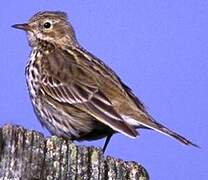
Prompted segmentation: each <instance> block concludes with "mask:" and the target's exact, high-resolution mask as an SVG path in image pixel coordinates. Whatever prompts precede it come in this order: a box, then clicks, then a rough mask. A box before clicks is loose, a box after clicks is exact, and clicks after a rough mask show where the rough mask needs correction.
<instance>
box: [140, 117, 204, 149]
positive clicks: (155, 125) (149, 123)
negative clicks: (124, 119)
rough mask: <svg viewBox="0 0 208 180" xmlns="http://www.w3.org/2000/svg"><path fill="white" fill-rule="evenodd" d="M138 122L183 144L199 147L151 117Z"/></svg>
mask: <svg viewBox="0 0 208 180" xmlns="http://www.w3.org/2000/svg"><path fill="white" fill-rule="evenodd" d="M139 123H140V124H142V125H143V126H145V127H147V128H150V129H153V130H155V131H158V132H160V133H162V134H165V135H166V136H169V137H172V138H174V139H176V140H178V141H180V142H181V143H182V144H185V145H191V146H194V147H197V148H200V147H199V146H198V145H196V144H194V143H193V142H191V141H190V140H188V139H186V138H185V137H183V136H181V135H179V134H178V133H176V132H174V131H172V130H170V129H168V128H167V127H165V126H163V125H162V124H160V123H158V122H156V121H155V120H154V119H153V118H152V117H150V116H149V117H148V119H147V118H145V120H144V121H143V122H141V121H140V122H139Z"/></svg>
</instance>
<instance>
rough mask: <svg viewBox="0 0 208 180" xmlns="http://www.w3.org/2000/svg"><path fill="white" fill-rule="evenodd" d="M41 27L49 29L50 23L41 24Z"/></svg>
mask: <svg viewBox="0 0 208 180" xmlns="http://www.w3.org/2000/svg"><path fill="white" fill-rule="evenodd" d="M43 26H44V28H45V29H49V28H50V27H51V23H50V22H45V23H44V24H43Z"/></svg>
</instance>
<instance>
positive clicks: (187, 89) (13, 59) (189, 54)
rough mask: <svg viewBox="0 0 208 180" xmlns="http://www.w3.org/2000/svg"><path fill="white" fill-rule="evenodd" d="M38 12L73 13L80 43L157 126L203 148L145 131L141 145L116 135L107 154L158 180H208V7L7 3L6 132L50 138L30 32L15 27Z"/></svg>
mask: <svg viewBox="0 0 208 180" xmlns="http://www.w3.org/2000/svg"><path fill="white" fill-rule="evenodd" d="M39 10H62V11H66V12H67V13H68V15H69V19H70V21H71V22H72V24H73V26H74V28H75V30H76V33H77V37H78V39H79V41H80V43H81V44H82V45H83V46H84V47H85V48H86V49H88V50H89V51H90V52H92V53H93V54H95V55H96V56H98V57H99V58H101V59H103V60H104V62H105V63H107V64H108V65H109V66H111V67H112V68H113V69H114V70H115V71H116V72H117V73H118V74H119V76H120V77H121V78H122V80H123V81H124V82H125V83H127V84H128V85H129V86H130V87H131V88H132V89H133V90H134V93H135V94H136V95H137V96H138V97H140V99H141V100H142V101H143V102H144V103H145V104H146V106H147V107H148V109H149V111H150V112H151V114H152V115H153V116H154V117H155V119H157V120H158V121H159V122H161V123H163V124H165V125H167V126H168V127H170V128H172V129H173V130H176V131H177V132H179V133H181V134H182V135H184V136H186V137H188V138H190V139H191V140H192V141H193V142H195V143H197V144H198V145H200V146H201V149H196V148H192V147H185V146H183V145H181V144H179V143H178V142H176V141H174V140H172V139H170V138H167V137H166V136H164V135H161V134H159V133H157V132H153V131H147V130H141V131H140V134H141V136H140V137H139V138H137V139H136V140H132V139H129V138H128V137H125V136H124V135H121V134H117V135H115V136H114V137H113V138H112V140H111V142H110V144H109V146H108V149H107V151H106V155H112V156H115V157H119V158H122V159H125V160H133V161H137V162H139V163H141V164H142V165H143V166H144V167H145V168H146V169H147V170H148V172H149V174H150V177H151V179H153V180H158V179H160V180H161V179H162V180H166V179H169V180H176V179H185V180H186V179H187V180H192V179H200V180H206V179H208V165H207V164H208V150H207V149H208V143H207V142H208V141H207V136H208V115H207V114H208V98H207V92H208V35H207V33H208V2H207V1H203V0H201V1H194V0H189V1H183V0H182V1H165V0H160V1H159V0H150V1H144V0H140V1H137V0H113V1H109V0H108V1H106V0H99V1H98V0H94V1H93V0H85V1H83V0H70V1H69V0H53V1H49V0H45V1H42V0H30V1H27V0H22V1H11V0H7V1H1V2H0V40H1V44H0V49H1V53H0V68H1V70H0V82H1V83H0V89H1V91H0V99H1V102H0V125H3V124H5V123H12V124H19V125H22V126H24V127H26V128H29V129H35V130H38V131H40V132H42V133H44V134H45V135H46V136H47V135H49V134H48V132H47V130H45V129H43V128H42V127H41V125H40V123H39V122H38V120H37V118H36V117H35V115H34V113H33V110H32V106H31V103H30V100H29V96H28V92H27V88H26V83H25V77H24V67H25V65H26V61H27V58H28V55H29V52H30V48H29V46H28V44H27V41H26V36H25V33H23V32H21V31H17V30H15V29H12V28H11V27H10V26H11V25H12V24H15V23H22V22H25V21H27V19H28V18H30V17H31V15H33V14H34V13H36V12H37V11H39ZM103 143H104V140H99V141H93V142H91V143H87V142H83V143H82V144H86V145H89V144H90V145H92V144H93V145H95V146H102V145H103Z"/></svg>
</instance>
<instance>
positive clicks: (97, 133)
mask: <svg viewBox="0 0 208 180" xmlns="http://www.w3.org/2000/svg"><path fill="white" fill-rule="evenodd" d="M13 27H15V28H19V29H23V30H25V31H26V32H27V34H28V39H29V44H30V46H31V47H32V52H31V56H30V59H29V62H28V65H27V67H26V78H27V85H28V89H29V92H30V97H31V100H32V104H33V107H34V110H35V112H36V114H37V116H38V118H39V120H40V122H41V124H42V125H43V126H45V127H46V128H47V129H48V130H49V131H50V132H51V133H52V134H55V135H57V136H62V137H65V138H70V139H72V140H94V139H99V138H103V137H107V140H106V142H105V145H104V148H103V150H104V151H105V149H106V147H107V144H108V142H109V140H110V138H111V136H112V135H113V134H114V133H116V132H120V133H122V134H125V135H127V136H129V137H132V138H134V137H136V136H137V135H138V131H137V130H136V129H137V128H147V129H153V130H156V131H158V132H160V133H163V134H165V135H168V136H170V137H173V138H175V139H177V140H179V141H180V142H181V143H183V144H186V145H193V146H197V145H195V144H193V143H192V142H191V141H189V140H187V139H186V138H184V137H182V136H180V135H179V134H177V133H175V132H173V131H172V130H170V129H168V128H167V127H165V126H163V125H161V124H159V123H158V122H156V121H155V120H154V119H153V118H152V117H151V116H150V115H149V114H148V112H147V111H146V110H145V107H144V105H143V104H142V103H141V102H140V100H139V99H138V98H137V97H136V96H135V95H134V94H133V92H132V91H131V89H130V88H129V87H127V86H126V85H125V84H124V83H123V82H122V81H121V79H120V78H119V77H118V76H117V75H116V74H115V72H114V71H112V70H111V69H110V68H109V67H108V66H106V65H105V64H104V63H103V62H102V61H101V60H99V59H98V58H97V57H95V56H93V55H92V54H90V53H89V52H87V51H86V50H85V49H83V48H82V47H81V46H80V45H79V43H78V42H77V40H76V36H75V32H74V30H73V28H72V26H71V24H70V23H69V22H68V21H67V16H66V14H65V13H63V12H54V11H45V12H39V13H37V14H35V15H34V16H33V17H32V18H31V19H30V20H29V22H28V23H26V24H16V25H14V26H13Z"/></svg>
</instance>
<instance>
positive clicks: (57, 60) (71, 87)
mask: <svg viewBox="0 0 208 180" xmlns="http://www.w3.org/2000/svg"><path fill="white" fill-rule="evenodd" d="M44 58H45V61H46V63H45V65H44V69H45V72H44V73H43V74H44V75H43V77H42V82H41V91H42V92H43V94H46V95H47V96H50V97H51V98H53V99H54V100H56V101H58V102H60V103H64V104H70V105H74V106H76V108H78V109H80V110H81V111H84V112H86V113H88V114H90V115H91V116H93V117H95V118H96V119H97V120H98V121H100V122H102V123H103V124H105V125H107V126H109V127H111V128H112V129H113V130H115V131H118V132H120V133H123V134H125V135H127V136H130V137H136V136H137V134H138V133H137V131H136V130H135V129H134V128H133V127H131V126H129V125H128V124H126V123H125V121H124V120H123V119H122V118H121V116H120V115H119V114H118V113H117V112H116V110H115V109H114V107H113V106H112V104H111V102H110V101H109V99H108V98H107V97H106V96H105V94H104V92H102V91H101V90H100V89H99V86H97V82H96V78H94V76H96V74H93V71H91V70H90V69H89V68H88V67H86V68H85V67H83V66H80V65H79V64H78V62H77V61H76V59H75V57H74V55H73V54H70V53H69V52H67V51H64V52H63V51H60V50H59V49H57V50H55V51H54V52H53V53H51V54H50V55H48V56H47V57H44Z"/></svg>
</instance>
